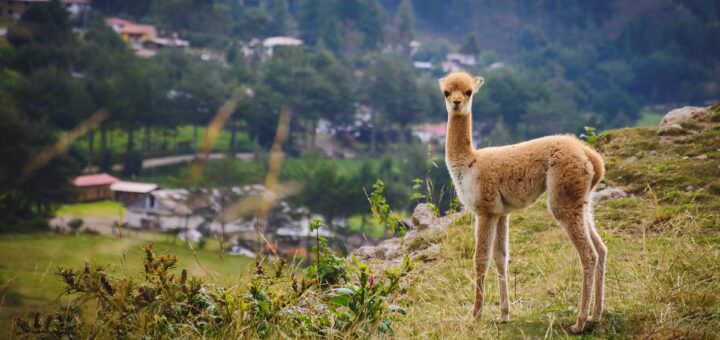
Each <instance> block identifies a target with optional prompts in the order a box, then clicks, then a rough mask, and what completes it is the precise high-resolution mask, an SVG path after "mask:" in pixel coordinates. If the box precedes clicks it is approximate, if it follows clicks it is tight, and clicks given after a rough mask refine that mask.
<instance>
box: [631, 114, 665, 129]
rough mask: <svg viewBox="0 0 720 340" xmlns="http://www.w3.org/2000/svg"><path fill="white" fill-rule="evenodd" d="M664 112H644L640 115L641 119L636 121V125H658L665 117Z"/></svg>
mask: <svg viewBox="0 0 720 340" xmlns="http://www.w3.org/2000/svg"><path fill="white" fill-rule="evenodd" d="M663 116H664V115H663V114H662V113H657V112H643V113H642V114H641V115H640V119H638V120H637V122H635V126H636V127H647V126H658V124H660V121H661V120H662V118H663Z"/></svg>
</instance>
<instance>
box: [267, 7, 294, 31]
mask: <svg viewBox="0 0 720 340" xmlns="http://www.w3.org/2000/svg"><path fill="white" fill-rule="evenodd" d="M270 18H272V22H271V24H270V28H269V29H270V32H269V33H270V34H272V35H287V34H288V33H289V32H290V31H291V22H290V21H291V20H292V17H291V16H290V12H289V10H288V3H287V0H272V1H271V5H270Z"/></svg>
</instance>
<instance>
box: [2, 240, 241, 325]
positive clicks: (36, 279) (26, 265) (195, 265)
mask: <svg viewBox="0 0 720 340" xmlns="http://www.w3.org/2000/svg"><path fill="white" fill-rule="evenodd" d="M149 240H152V241H153V242H154V243H155V248H156V249H157V252H158V254H168V253H170V254H174V255H177V256H178V258H179V262H178V267H179V268H186V269H188V270H189V271H190V272H191V273H195V274H197V275H203V276H205V277H206V278H207V279H209V280H210V281H211V282H215V283H218V284H222V285H225V286H230V285H235V284H239V283H241V282H243V280H244V279H245V278H247V277H248V273H249V270H250V268H251V267H252V263H253V262H252V259H248V258H246V257H239V256H238V257H235V256H225V257H224V259H223V260H220V258H219V255H218V252H217V246H218V245H217V242H214V241H209V242H208V243H207V245H206V247H205V249H204V250H197V251H196V256H197V258H195V257H194V256H193V254H192V252H191V251H190V250H189V249H188V248H187V247H186V245H185V244H184V243H182V242H181V241H179V240H177V238H176V237H174V236H170V235H160V234H134V235H131V236H129V237H124V238H121V239H118V238H113V237H107V236H101V235H87V234H81V235H79V236H78V237H75V236H68V235H61V234H54V233H43V234H16V235H0V328H2V331H0V338H8V336H9V333H8V331H9V323H10V320H11V319H12V317H13V316H16V315H27V314H26V313H30V312H35V311H40V312H47V311H52V310H53V309H54V307H55V306H53V305H52V304H53V302H54V301H55V300H56V299H57V298H58V297H59V296H60V295H61V293H62V287H63V284H62V280H61V279H60V277H59V276H58V275H56V273H57V271H58V269H59V268H75V269H78V268H82V266H83V265H84V263H86V262H89V263H90V264H97V265H104V266H109V267H111V268H112V270H113V271H114V272H116V273H118V274H124V275H131V276H138V275H141V273H142V271H143V268H142V259H143V256H144V255H143V247H144V245H145V242H147V241H149Z"/></svg>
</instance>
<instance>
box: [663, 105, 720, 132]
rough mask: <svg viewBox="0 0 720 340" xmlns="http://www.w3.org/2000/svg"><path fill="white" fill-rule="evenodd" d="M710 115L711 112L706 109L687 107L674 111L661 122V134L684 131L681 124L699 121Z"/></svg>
mask: <svg viewBox="0 0 720 340" xmlns="http://www.w3.org/2000/svg"><path fill="white" fill-rule="evenodd" d="M709 115H710V111H709V110H708V109H707V108H705V107H699V106H685V107H681V108H679V109H674V110H672V111H670V112H668V113H667V114H665V116H664V117H663V119H662V120H661V121H660V125H659V132H661V133H662V132H669V131H672V130H677V129H680V130H683V128H682V126H681V124H682V123H685V122H689V121H698V120H700V119H702V118H705V117H707V116H709Z"/></svg>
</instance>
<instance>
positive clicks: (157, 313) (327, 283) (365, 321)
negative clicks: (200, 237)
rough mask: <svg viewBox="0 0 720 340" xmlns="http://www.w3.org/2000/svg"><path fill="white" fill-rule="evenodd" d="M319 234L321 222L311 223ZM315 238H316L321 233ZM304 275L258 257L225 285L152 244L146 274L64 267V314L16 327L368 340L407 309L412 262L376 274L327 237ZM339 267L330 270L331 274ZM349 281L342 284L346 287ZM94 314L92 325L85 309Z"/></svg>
mask: <svg viewBox="0 0 720 340" xmlns="http://www.w3.org/2000/svg"><path fill="white" fill-rule="evenodd" d="M313 224H314V227H313V228H314V230H315V231H316V232H317V230H318V228H319V227H320V225H321V224H320V222H319V221H314V223H313ZM316 235H318V239H320V238H319V234H316ZM317 251H318V255H319V257H318V260H317V261H316V263H314V264H313V265H311V266H310V267H308V269H309V268H315V269H314V270H308V273H309V274H311V275H304V274H303V272H302V271H298V270H297V268H296V267H294V266H288V265H287V263H286V261H285V260H280V261H276V262H265V261H264V259H262V258H258V260H257V261H256V265H255V273H254V275H253V276H252V279H251V280H250V281H249V282H248V283H247V284H240V285H234V286H232V287H228V288H224V287H218V286H215V285H211V284H208V283H205V282H203V281H202V280H201V279H199V278H195V277H192V276H191V275H190V274H189V273H188V272H187V271H186V270H182V271H180V273H177V271H176V270H175V266H176V264H177V258H176V257H175V256H173V255H162V256H157V255H156V254H155V251H154V250H153V244H152V243H151V242H149V243H148V244H147V245H146V247H145V259H144V268H145V271H144V275H142V278H141V279H135V278H130V277H126V276H122V275H117V274H116V273H114V272H113V271H112V270H110V269H109V268H110V267H108V268H106V267H102V266H90V265H88V264H85V266H84V268H82V269H81V270H73V269H61V270H60V272H59V276H60V277H61V278H62V280H63V282H64V284H65V293H64V294H65V295H67V296H69V297H72V298H71V299H70V300H69V303H68V305H65V306H60V307H59V308H58V312H57V313H51V314H48V315H41V314H39V313H36V314H34V315H33V316H31V318H30V319H24V318H15V320H14V323H13V332H14V334H15V335H17V336H18V337H34V338H152V339H155V338H161V339H164V338H228V337H229V338H247V337H262V338H276V337H280V336H283V337H287V336H290V337H310V338H313V337H323V336H327V335H330V334H333V335H340V336H341V337H370V336H371V335H372V334H373V333H376V332H391V331H392V327H391V325H392V320H393V318H395V315H397V313H395V312H398V311H400V312H402V308H400V307H397V306H395V305H393V304H392V300H393V298H394V294H395V293H397V292H398V287H399V282H400V279H401V278H402V277H403V276H405V274H407V273H408V272H409V271H410V270H412V265H411V264H410V262H409V260H408V259H405V261H404V262H403V264H402V266H400V267H398V268H388V269H386V270H385V272H384V274H383V275H380V276H373V275H372V274H371V270H370V268H369V267H368V265H367V264H364V263H362V262H360V261H358V260H357V259H353V264H352V265H350V264H348V263H347V260H345V259H342V258H339V257H337V256H336V255H335V254H334V253H333V252H332V251H331V250H330V249H329V248H328V247H327V244H326V243H324V242H321V243H319V244H318V247H317ZM328 273H332V274H328ZM340 282H342V284H340ZM88 313H94V315H95V317H94V318H93V320H92V322H88V321H89V320H87V319H85V318H84V315H87V314H88Z"/></svg>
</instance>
